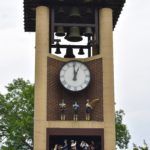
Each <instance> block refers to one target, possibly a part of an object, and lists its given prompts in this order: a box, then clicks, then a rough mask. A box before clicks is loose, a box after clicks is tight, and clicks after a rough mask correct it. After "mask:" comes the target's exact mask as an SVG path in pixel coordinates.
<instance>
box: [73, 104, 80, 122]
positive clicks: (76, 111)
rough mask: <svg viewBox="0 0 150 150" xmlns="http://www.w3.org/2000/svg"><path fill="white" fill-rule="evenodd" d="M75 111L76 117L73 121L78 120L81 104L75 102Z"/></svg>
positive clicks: (74, 116)
mask: <svg viewBox="0 0 150 150" xmlns="http://www.w3.org/2000/svg"><path fill="white" fill-rule="evenodd" d="M72 107H73V111H74V115H73V120H76V121H77V120H78V110H79V107H80V106H79V104H78V103H77V102H75V103H74V104H73V105H72Z"/></svg>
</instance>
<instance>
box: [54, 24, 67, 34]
mask: <svg viewBox="0 0 150 150" xmlns="http://www.w3.org/2000/svg"><path fill="white" fill-rule="evenodd" d="M55 35H56V36H65V32H64V27H62V26H59V27H57V31H56V34H55Z"/></svg>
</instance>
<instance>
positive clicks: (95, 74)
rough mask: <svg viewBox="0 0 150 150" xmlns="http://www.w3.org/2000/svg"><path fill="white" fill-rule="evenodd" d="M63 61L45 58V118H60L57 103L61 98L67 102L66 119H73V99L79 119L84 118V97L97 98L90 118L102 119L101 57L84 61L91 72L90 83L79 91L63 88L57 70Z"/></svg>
mask: <svg viewBox="0 0 150 150" xmlns="http://www.w3.org/2000/svg"><path fill="white" fill-rule="evenodd" d="M63 64H64V62H61V61H58V60H56V59H53V58H48V59H47V65H48V67H47V91H48V92H47V120H48V121H49V120H60V110H59V103H60V102H61V100H62V99H64V100H65V103H66V104H67V109H66V120H72V119H73V111H72V104H73V103H74V101H75V100H77V102H78V103H79V105H80V110H79V120H85V104H86V99H90V100H92V99H95V98H99V99H100V101H99V102H98V103H97V104H96V106H95V108H94V110H93V112H92V116H91V119H92V120H93V121H94V120H95V121H103V83H102V81H103V79H102V59H101V58H99V59H95V60H92V61H88V62H85V64H86V65H87V66H88V68H89V69H90V72H91V83H90V85H89V86H88V87H87V88H86V89H85V90H84V91H81V92H78V93H71V92H69V91H67V90H66V89H64V88H63V87H62V85H61V84H60V81H59V71H60V68H61V67H62V66H63Z"/></svg>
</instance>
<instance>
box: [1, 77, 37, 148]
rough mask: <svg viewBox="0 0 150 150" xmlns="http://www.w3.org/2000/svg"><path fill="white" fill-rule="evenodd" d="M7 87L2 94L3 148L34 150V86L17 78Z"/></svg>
mask: <svg viewBox="0 0 150 150" xmlns="http://www.w3.org/2000/svg"><path fill="white" fill-rule="evenodd" d="M6 88H7V93H6V94H4V95H2V94H0V143H2V145H3V146H2V148H1V150H27V149H28V150H32V149H33V104H34V101H33V99H34V86H33V85H32V84H31V83H30V82H29V81H24V80H23V79H17V80H13V82H12V83H10V84H8V86H7V87H6Z"/></svg>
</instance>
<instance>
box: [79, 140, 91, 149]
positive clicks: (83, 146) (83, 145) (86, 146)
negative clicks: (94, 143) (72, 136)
mask: <svg viewBox="0 0 150 150" xmlns="http://www.w3.org/2000/svg"><path fill="white" fill-rule="evenodd" d="M80 147H81V148H82V149H83V150H89V144H88V143H87V142H85V141H81V143H80Z"/></svg>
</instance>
